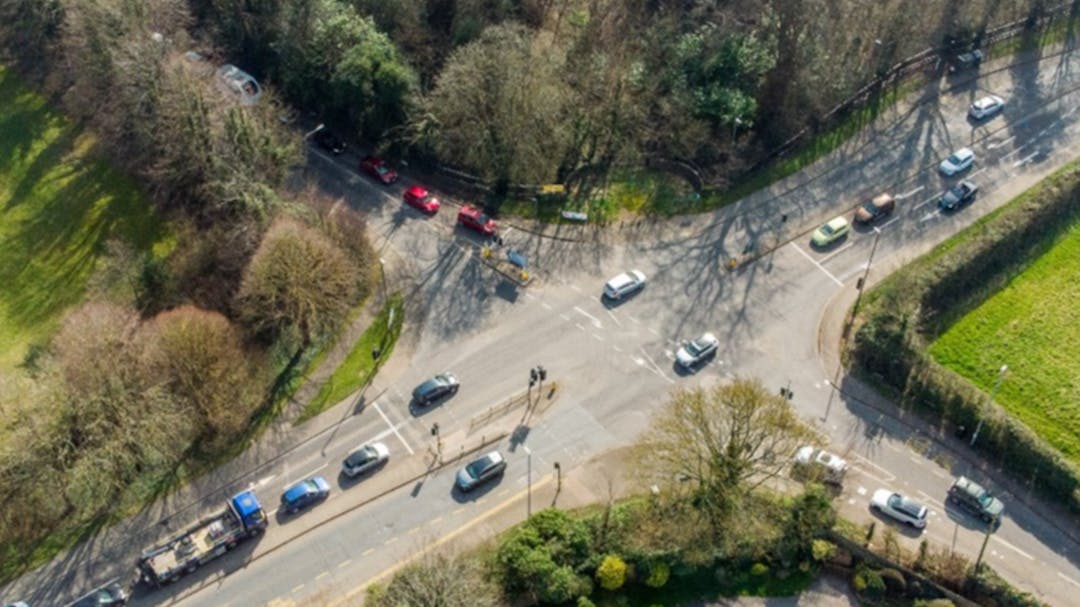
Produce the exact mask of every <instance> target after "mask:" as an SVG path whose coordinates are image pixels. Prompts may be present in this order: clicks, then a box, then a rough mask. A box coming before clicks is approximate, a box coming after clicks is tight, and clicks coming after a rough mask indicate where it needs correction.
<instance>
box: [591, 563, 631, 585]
mask: <svg viewBox="0 0 1080 607" xmlns="http://www.w3.org/2000/svg"><path fill="white" fill-rule="evenodd" d="M596 579H597V580H598V581H599V582H600V587H601V588H603V589H604V590H618V589H619V588H622V585H623V584H625V583H626V561H624V560H622V559H621V558H619V557H618V556H617V555H614V554H609V555H607V556H605V557H604V560H603V561H601V562H600V567H598V568H597V569H596Z"/></svg>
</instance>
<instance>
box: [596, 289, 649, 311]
mask: <svg viewBox="0 0 1080 607" xmlns="http://www.w3.org/2000/svg"><path fill="white" fill-rule="evenodd" d="M644 290H645V289H638V290H637V291H634V292H633V293H628V294H626V295H623V296H622V297H620V298H619V299H611V298H610V297H608V296H607V295H601V296H600V305H602V306H604V307H605V308H607V309H608V310H614V309H616V308H618V307H619V306H621V305H623V304H624V303H626V302H628V301H630V300H631V299H634V298H635V297H637V296H638V293H641V292H642V291H644Z"/></svg>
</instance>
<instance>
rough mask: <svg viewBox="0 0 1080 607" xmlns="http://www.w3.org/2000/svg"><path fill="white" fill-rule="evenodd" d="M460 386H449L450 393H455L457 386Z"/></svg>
mask: <svg viewBox="0 0 1080 607" xmlns="http://www.w3.org/2000/svg"><path fill="white" fill-rule="evenodd" d="M460 387H461V386H454V387H453V388H450V394H457V391H458V388H460Z"/></svg>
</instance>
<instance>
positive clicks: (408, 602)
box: [365, 552, 501, 607]
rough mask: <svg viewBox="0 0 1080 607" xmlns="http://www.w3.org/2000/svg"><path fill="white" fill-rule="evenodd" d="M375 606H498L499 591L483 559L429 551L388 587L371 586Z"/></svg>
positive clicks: (371, 596) (370, 594) (370, 601)
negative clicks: (482, 564)
mask: <svg viewBox="0 0 1080 607" xmlns="http://www.w3.org/2000/svg"><path fill="white" fill-rule="evenodd" d="M365 604H366V605H370V606H371V607H494V606H495V605H499V604H501V603H500V601H499V592H498V590H497V589H496V588H495V586H494V585H493V584H492V583H491V582H490V581H488V580H487V579H486V578H485V577H484V575H483V572H482V571H481V569H480V566H479V561H478V560H477V559H474V558H469V557H463V556H461V555H454V554H447V553H445V552H429V553H427V554H425V555H424V556H423V557H422V558H421V560H420V561H419V562H416V563H413V564H410V565H407V566H405V567H404V568H403V569H402V570H401V571H399V572H398V573H397V574H395V575H394V578H393V579H392V580H391V581H390V583H389V584H388V585H387V586H386V587H385V588H383V587H375V588H373V589H369V591H368V596H367V600H366V601H365Z"/></svg>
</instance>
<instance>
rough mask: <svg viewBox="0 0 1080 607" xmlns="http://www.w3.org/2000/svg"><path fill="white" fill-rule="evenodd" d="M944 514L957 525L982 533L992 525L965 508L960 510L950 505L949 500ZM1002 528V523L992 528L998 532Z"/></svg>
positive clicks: (946, 502) (946, 501)
mask: <svg viewBox="0 0 1080 607" xmlns="http://www.w3.org/2000/svg"><path fill="white" fill-rule="evenodd" d="M942 514H944V515H945V517H946V518H948V519H949V520H950V521H952V522H954V523H956V524H957V525H960V526H961V527H964V528H965V529H971V530H973V531H978V532H980V533H983V532H985V531H986V528H987V527H988V526H990V525H991V523H987V522H986V521H984V520H982V519H981V518H979V517H978V516H975V515H972V514H969V513H968V512H967V511H966V510H964V509H963V508H958V507H956V506H953V505H951V504H949V500H945V509H944V510H943V512H942ZM1000 526H1001V523H1000V522H999V523H998V525H997V526H995V527H993V528H992V530H993V531H997V529H998V528H999V527H1000Z"/></svg>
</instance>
